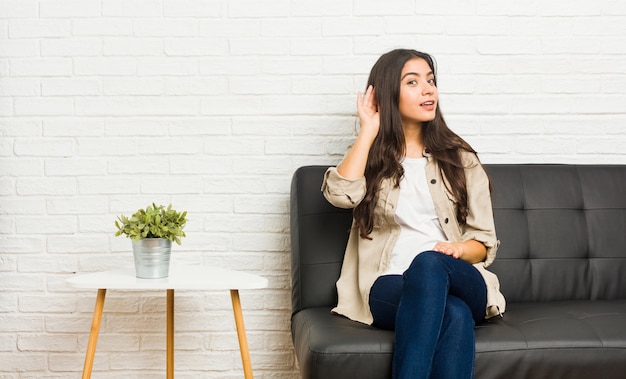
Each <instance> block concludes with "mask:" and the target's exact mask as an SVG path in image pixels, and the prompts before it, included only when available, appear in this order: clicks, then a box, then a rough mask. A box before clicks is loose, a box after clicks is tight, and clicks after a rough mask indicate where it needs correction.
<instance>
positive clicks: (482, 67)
mask: <svg viewBox="0 0 626 379" xmlns="http://www.w3.org/2000/svg"><path fill="white" fill-rule="evenodd" d="M624 25H626V6H624V2H623V1H622V2H620V1H615V0H606V1H599V2H589V1H582V0H573V1H572V0H568V1H565V0H555V1H537V0H531V1H526V2H516V1H510V0H507V1H496V0H469V1H465V0H443V1H438V2H430V3H425V2H420V1H414V0H401V1H396V2H381V1H374V0H366V1H365V0H364V1H352V0H323V1H314V2H312V1H304V0H272V1H270V0H262V1H255V0H183V1H179V0H70V1H66V0H0V290H1V291H0V292H1V293H0V377H2V378H11V379H21V378H44V377H45V378H79V377H80V371H81V370H82V364H83V358H84V352H85V349H86V346H87V337H88V332H89V326H90V319H91V312H92V311H93V305H94V301H95V291H76V290H74V289H72V288H69V287H67V286H66V285H65V279H67V278H68V277H70V276H72V275H74V273H76V272H90V271H97V270H103V269H110V268H115V267H120V266H127V265H132V254H131V247H130V242H129V241H128V240H126V239H123V238H116V237H114V230H115V228H114V220H115V218H116V216H117V215H119V214H122V213H124V214H130V213H132V212H134V211H135V210H137V209H138V208H143V207H145V206H147V205H148V204H149V203H151V202H157V203H161V204H168V203H172V204H173V205H174V206H175V207H176V208H178V209H181V210H187V211H188V212H189V223H188V229H187V233H188V238H187V239H185V240H183V244H182V246H178V245H175V246H174V256H173V259H174V260H175V261H177V262H187V263H190V264H201V265H219V266H223V267H226V268H231V269H240V270H245V271H248V272H251V273H255V274H260V275H263V276H265V277H267V278H268V279H269V287H268V288H267V289H264V290H259V291H242V294H241V299H242V304H243V308H244V316H245V320H246V325H247V327H248V338H249V345H250V350H251V358H252V364H253V367H254V369H255V374H256V376H257V377H258V378H267V379H296V378H298V377H299V375H298V366H297V362H296V360H295V356H294V354H293V350H292V346H291V339H290V334H289V318H290V300H289V299H290V279H289V269H290V264H289V216H288V212H289V183H290V179H291V175H292V173H293V171H294V170H295V169H296V168H297V167H299V166H302V165H306V164H327V165H332V164H336V163H337V162H338V161H339V160H340V159H341V157H342V155H343V153H344V152H345V149H346V147H347V146H348V145H349V144H350V143H351V142H352V140H353V138H354V134H353V126H354V121H355V119H354V114H355V106H354V104H355V97H356V93H357V91H359V90H362V89H363V87H364V85H365V80H366V78H367V74H368V72H369V69H370V67H371V65H372V64H373V63H374V61H375V60H376V58H377V57H378V56H379V55H380V54H382V53H384V52H385V51H387V50H389V49H392V48H395V47H410V48H416V49H418V50H423V51H427V52H429V53H432V54H433V55H434V56H435V58H436V60H437V64H438V68H439V74H440V76H439V89H440V94H441V106H442V109H443V112H444V114H445V115H446V117H447V120H448V123H449V125H450V126H451V127H452V128H453V129H454V130H455V131H456V132H458V133H459V134H460V135H461V136H463V137H464V138H466V139H467V140H468V141H469V142H470V143H471V144H472V145H473V146H474V147H475V148H476V149H477V150H478V151H479V153H480V157H481V159H482V161H483V162H486V163H507V162H516V163H546V162H550V163H619V164H624V163H626V149H625V148H624V146H626V107H625V106H624V104H626V48H625V46H626V43H625V42H626V27H625V26H624ZM108 296H109V298H108V299H107V302H106V305H105V316H104V321H103V323H102V328H101V335H100V341H99V345H98V352H97V355H96V362H95V366H94V375H93V377H94V378H122V377H123V378H143V379H145V378H161V377H163V370H164V368H165V330H164V324H165V316H164V314H163V313H164V309H165V296H164V294H160V293H141V292H129V293H124V292H119V291H110V293H109V295H108ZM176 312H177V318H176V329H177V334H176V349H177V350H176V374H177V377H180V378H194V379H195V378H222V379H225V378H240V377H241V376H242V373H241V360H240V357H239V352H238V346H237V336H236V333H235V328H234V322H233V319H232V316H231V309H230V300H229V297H228V294H227V292H194V291H189V292H184V293H181V294H180V295H179V297H177V300H176Z"/></svg>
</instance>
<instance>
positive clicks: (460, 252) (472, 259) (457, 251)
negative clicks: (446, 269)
mask: <svg viewBox="0 0 626 379" xmlns="http://www.w3.org/2000/svg"><path fill="white" fill-rule="evenodd" d="M433 250H434V251H437V252H439V253H442V254H446V255H450V256H452V257H454V258H456V259H462V260H464V261H466V262H469V263H472V264H473V263H478V262H482V261H484V260H485V258H486V257H487V248H486V247H485V245H484V244H483V243H481V242H478V241H476V240H473V239H471V240H468V241H465V242H444V241H440V242H437V243H436V244H435V247H433Z"/></svg>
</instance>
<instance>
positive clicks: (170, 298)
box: [167, 289, 174, 379]
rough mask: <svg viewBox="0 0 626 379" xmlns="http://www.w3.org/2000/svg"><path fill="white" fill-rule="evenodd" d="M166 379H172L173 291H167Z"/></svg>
mask: <svg viewBox="0 0 626 379" xmlns="http://www.w3.org/2000/svg"><path fill="white" fill-rule="evenodd" d="M167 379H174V290H173V289H170V290H167Z"/></svg>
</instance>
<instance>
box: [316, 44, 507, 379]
mask: <svg viewBox="0 0 626 379" xmlns="http://www.w3.org/2000/svg"><path fill="white" fill-rule="evenodd" d="M436 83H437V82H436V76H435V66H434V62H433V59H432V58H431V57H430V56H429V55H428V54H425V53H421V52H418V51H414V50H404V49H399V50H393V51H390V52H389V53H387V54H384V55H383V56H381V57H380V59H379V60H378V61H377V62H376V64H375V65H374V67H373V68H372V71H371V73H370V76H369V79H368V85H367V90H366V91H365V94H361V93H359V94H358V100H357V112H358V117H359V121H360V125H361V129H360V131H359V133H358V136H357V138H356V141H355V142H354V144H353V145H352V146H351V148H350V149H349V151H348V153H347V154H346V156H345V157H344V159H343V161H342V162H341V164H340V165H339V166H337V167H331V168H329V169H328V171H327V172H326V174H325V177H324V184H323V185H322V190H323V192H324V196H325V197H326V198H327V199H328V201H330V202H331V203H332V204H334V205H335V206H338V207H343V208H353V209H354V210H353V215H354V220H353V227H352V230H351V232H350V237H349V239H348V245H347V247H346V252H345V256H344V261H343V266H342V269H341V275H340V278H339V280H338V281H337V292H338V296H339V301H338V304H337V307H336V308H334V309H333V312H335V313H337V314H341V315H344V316H346V317H348V318H350V319H353V320H356V321H360V322H363V323H366V324H371V325H374V326H376V327H379V328H383V329H388V330H395V343H394V356H393V368H392V371H393V372H392V377H393V378H453V379H459V378H471V377H473V371H474V325H475V323H476V322H478V321H480V320H482V319H484V318H485V317H491V316H494V315H497V314H501V313H502V312H504V307H505V302H504V297H503V296H502V295H501V294H500V292H499V284H498V281H497V278H496V276H495V275H494V274H492V273H490V272H488V271H487V270H485V267H486V266H488V265H489V264H491V262H493V260H494V258H495V255H496V250H497V248H498V245H499V241H498V240H497V239H496V234H495V227H494V221H493V213H492V208H491V197H490V184H489V179H488V177H487V175H486V173H485V171H484V170H483V168H482V166H481V164H480V162H479V160H478V157H477V155H476V152H475V151H474V150H473V149H472V147H471V146H470V145H469V144H468V143H467V142H465V141H464V140H463V139H462V138H460V137H459V136H458V135H456V134H455V133H454V132H452V131H451V130H450V129H449V128H448V127H447V125H446V123H445V121H444V119H443V116H442V115H441V111H440V109H439V106H438V100H439V98H438V92H437V86H436Z"/></svg>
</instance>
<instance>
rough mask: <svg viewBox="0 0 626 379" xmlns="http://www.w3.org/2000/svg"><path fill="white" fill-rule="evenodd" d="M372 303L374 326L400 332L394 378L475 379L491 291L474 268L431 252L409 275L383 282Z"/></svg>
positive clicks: (416, 262)
mask: <svg viewBox="0 0 626 379" xmlns="http://www.w3.org/2000/svg"><path fill="white" fill-rule="evenodd" d="M369 301H370V309H371V311H372V315H373V316H374V326H376V327H379V328H382V329H387V330H395V331H396V333H395V343H394V354H393V365H392V378H394V379H409V378H410V379H416V378H425V379H426V378H450V379H461V378H473V376H474V350H475V342H474V340H475V338H474V325H475V323H476V322H478V321H480V320H482V319H483V318H484V317H485V307H486V303H487V288H486V286H485V282H484V280H483V278H482V276H481V275H480V273H479V272H478V270H476V268H474V267H473V266H472V265H470V264H468V263H467V262H464V261H461V260H458V259H455V258H452V257H450V256H448V255H445V254H442V253H438V252H435V251H425V252H423V253H421V254H419V255H418V256H417V257H416V258H415V259H414V260H413V262H412V263H411V266H410V267H409V268H408V269H407V270H406V271H405V272H404V274H403V275H385V276H381V277H379V278H378V279H377V280H376V281H375V282H374V285H373V286H372V289H371V292H370V299H369Z"/></svg>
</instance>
